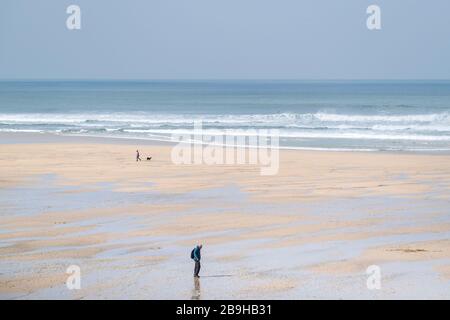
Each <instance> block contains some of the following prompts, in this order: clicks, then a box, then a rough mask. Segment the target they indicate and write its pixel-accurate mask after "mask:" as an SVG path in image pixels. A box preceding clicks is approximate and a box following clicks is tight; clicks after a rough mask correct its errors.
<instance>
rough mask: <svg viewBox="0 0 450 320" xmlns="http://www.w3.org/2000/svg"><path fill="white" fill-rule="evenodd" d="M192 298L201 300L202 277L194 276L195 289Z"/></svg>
mask: <svg viewBox="0 0 450 320" xmlns="http://www.w3.org/2000/svg"><path fill="white" fill-rule="evenodd" d="M191 300H200V278H197V277H194V289H192V297H191Z"/></svg>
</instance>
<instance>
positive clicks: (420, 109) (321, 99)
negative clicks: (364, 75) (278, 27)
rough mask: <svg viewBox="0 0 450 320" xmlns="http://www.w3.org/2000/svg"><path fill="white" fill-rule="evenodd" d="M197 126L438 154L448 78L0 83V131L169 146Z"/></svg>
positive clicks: (286, 143) (296, 143)
mask: <svg viewBox="0 0 450 320" xmlns="http://www.w3.org/2000/svg"><path fill="white" fill-rule="evenodd" d="M198 121H201V122H202V127H203V133H204V134H209V135H222V134H223V133H224V130H231V131H229V132H234V131H235V132H242V131H241V130H246V129H277V130H278V132H279V135H280V146H281V147H286V148H299V149H325V150H327V149H330V150H366V151H376V150H387V151H389V150H395V151H416V152H429V151H436V152H439V151H444V152H445V151H449V150H450V81H281V80H276V81H275V80H273V81H270V80H236V81H233V80H220V81H219V80H217V81H206V80H205V81H13V82H12V81H11V82H8V81H2V82H0V132H35V133H39V132H48V133H56V134H70V135H89V136H106V137H117V138H120V137H123V138H139V139H149V140H167V141H170V140H171V138H172V134H173V133H178V134H180V133H181V134H182V133H190V132H192V130H193V128H194V123H195V122H198ZM244 132H245V131H244Z"/></svg>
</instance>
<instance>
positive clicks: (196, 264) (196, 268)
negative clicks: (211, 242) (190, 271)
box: [194, 261, 200, 277]
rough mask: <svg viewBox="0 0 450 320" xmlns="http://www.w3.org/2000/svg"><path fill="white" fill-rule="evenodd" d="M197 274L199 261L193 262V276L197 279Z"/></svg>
mask: <svg viewBox="0 0 450 320" xmlns="http://www.w3.org/2000/svg"><path fill="white" fill-rule="evenodd" d="M199 272H200V261H195V267H194V276H196V277H198V273H199Z"/></svg>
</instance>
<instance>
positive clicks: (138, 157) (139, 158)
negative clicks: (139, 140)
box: [136, 150, 142, 162]
mask: <svg viewBox="0 0 450 320" xmlns="http://www.w3.org/2000/svg"><path fill="white" fill-rule="evenodd" d="M137 161H142V160H141V156H140V155H139V150H136V162H137Z"/></svg>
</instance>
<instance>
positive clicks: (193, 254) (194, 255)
mask: <svg viewBox="0 0 450 320" xmlns="http://www.w3.org/2000/svg"><path fill="white" fill-rule="evenodd" d="M202 247H203V245H201V244H199V245H198V246H196V247H195V248H194V249H193V250H192V252H191V258H192V259H194V261H195V267H194V277H196V278H200V276H199V275H198V274H199V272H200V259H201V258H202V256H201V254H200V250H201V249H202Z"/></svg>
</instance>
